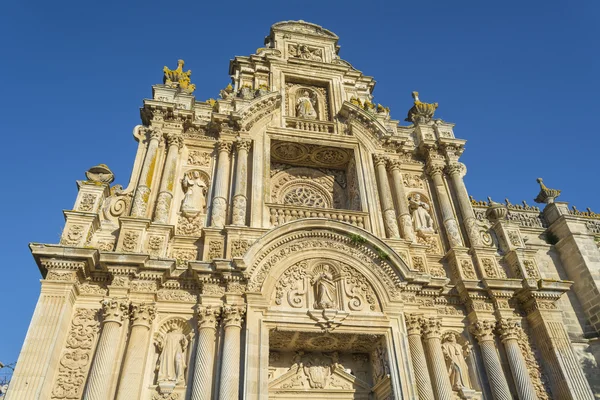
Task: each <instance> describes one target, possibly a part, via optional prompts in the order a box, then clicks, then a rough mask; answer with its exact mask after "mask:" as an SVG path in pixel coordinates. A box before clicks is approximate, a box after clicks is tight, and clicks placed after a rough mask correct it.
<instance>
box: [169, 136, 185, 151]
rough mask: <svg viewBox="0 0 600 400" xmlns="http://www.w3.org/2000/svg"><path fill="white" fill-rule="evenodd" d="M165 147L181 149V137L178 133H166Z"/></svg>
mask: <svg viewBox="0 0 600 400" xmlns="http://www.w3.org/2000/svg"><path fill="white" fill-rule="evenodd" d="M167 146H177V147H179V148H180V149H181V148H182V147H183V137H182V136H181V134H180V133H175V132H171V133H167Z"/></svg>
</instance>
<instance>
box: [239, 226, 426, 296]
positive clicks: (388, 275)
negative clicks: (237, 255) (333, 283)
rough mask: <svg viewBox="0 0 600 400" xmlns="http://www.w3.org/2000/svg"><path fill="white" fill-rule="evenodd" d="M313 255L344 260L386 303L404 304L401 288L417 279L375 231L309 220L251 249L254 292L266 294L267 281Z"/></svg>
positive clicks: (276, 231)
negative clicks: (307, 256) (264, 287)
mask: <svg viewBox="0 0 600 400" xmlns="http://www.w3.org/2000/svg"><path fill="white" fill-rule="evenodd" d="M309 251H310V252H311V253H312V254H313V255H315V254H319V255H321V256H323V257H332V258H334V259H340V260H344V261H345V262H347V263H348V264H349V265H351V266H353V267H354V268H356V269H357V270H359V272H361V273H362V274H363V275H365V276H366V277H367V278H368V279H369V281H370V282H371V284H372V285H373V287H374V289H375V290H376V292H377V294H378V296H380V298H381V299H382V300H385V301H386V302H387V301H393V300H399V299H400V292H401V291H402V288H403V287H404V286H406V284H407V283H408V282H411V281H414V280H415V278H416V274H415V272H413V271H411V270H410V269H409V268H408V266H407V265H406V263H405V262H404V261H403V260H402V259H401V258H400V256H399V255H398V254H397V253H396V252H395V251H394V250H393V249H392V248H391V247H389V246H388V245H387V244H386V243H385V242H383V241H382V240H381V239H379V238H377V237H376V236H374V235H373V234H371V233H370V232H367V231H365V230H363V229H361V228H358V227H356V226H353V225H350V224H347V223H344V222H337V221H331V220H329V219H325V218H306V219H302V220H296V221H292V222H288V223H286V224H283V225H280V226H278V227H277V228H275V229H273V230H271V231H269V232H267V233H266V234H264V235H263V236H262V237H261V238H259V239H258V240H257V241H256V242H255V243H254V244H253V245H252V246H251V247H250V248H249V249H248V251H247V252H246V254H245V255H244V257H243V259H244V263H245V265H246V266H247V269H248V271H247V275H248V280H249V290H251V291H254V292H262V290H263V286H264V284H265V282H266V281H273V279H274V276H279V275H280V274H282V273H283V270H284V269H285V268H287V267H289V266H290V265H291V264H290V263H291V262H294V261H297V260H300V259H302V258H303V257H306V255H307V252H309ZM419 282H420V283H424V282H426V280H420V281H419Z"/></svg>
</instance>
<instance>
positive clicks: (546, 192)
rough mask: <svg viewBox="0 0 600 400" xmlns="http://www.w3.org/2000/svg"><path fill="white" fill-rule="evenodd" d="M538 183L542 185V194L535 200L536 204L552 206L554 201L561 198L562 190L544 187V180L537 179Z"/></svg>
mask: <svg viewBox="0 0 600 400" xmlns="http://www.w3.org/2000/svg"><path fill="white" fill-rule="evenodd" d="M537 183H539V184H540V193H539V194H538V195H537V197H536V198H535V199H534V200H533V201H535V202H536V203H545V204H552V203H554V199H556V198H557V197H558V196H560V190H558V189H549V188H548V187H547V186H546V185H544V180H543V179H542V178H537Z"/></svg>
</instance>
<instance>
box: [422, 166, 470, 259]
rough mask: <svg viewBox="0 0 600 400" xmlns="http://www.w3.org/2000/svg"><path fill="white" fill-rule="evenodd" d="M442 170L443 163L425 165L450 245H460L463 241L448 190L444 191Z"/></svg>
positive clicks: (453, 246)
mask: <svg viewBox="0 0 600 400" xmlns="http://www.w3.org/2000/svg"><path fill="white" fill-rule="evenodd" d="M443 170H444V167H443V165H439V164H433V163H429V164H428V165H427V173H428V174H429V176H430V177H431V180H432V181H433V186H434V187H435V191H436V194H437V197H438V199H439V201H440V208H441V210H442V219H443V220H444V229H445V230H446V235H447V236H448V242H449V243H450V247H452V248H455V247H462V245H463V243H462V239H461V238H460V233H459V230H458V223H457V222H456V219H455V218H454V213H453V212H452V203H450V198H449V197H448V192H447V191H446V185H445V184H444V178H443V177H442V171H443Z"/></svg>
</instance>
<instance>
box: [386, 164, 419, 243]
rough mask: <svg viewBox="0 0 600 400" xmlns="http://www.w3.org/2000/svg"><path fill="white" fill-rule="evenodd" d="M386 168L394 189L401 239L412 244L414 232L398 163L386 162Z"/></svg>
mask: <svg viewBox="0 0 600 400" xmlns="http://www.w3.org/2000/svg"><path fill="white" fill-rule="evenodd" d="M387 166H388V169H389V170H390V171H391V172H392V186H393V187H394V195H395V196H396V204H397V205H398V214H399V215H398V223H399V225H400V229H401V233H402V238H403V239H406V240H410V241H411V242H414V241H415V240H416V238H415V231H414V229H413V223H412V218H411V217H410V210H409V208H408V201H407V199H406V192H405V191H404V183H403V179H402V174H401V173H400V161H399V160H388V164H387Z"/></svg>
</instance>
